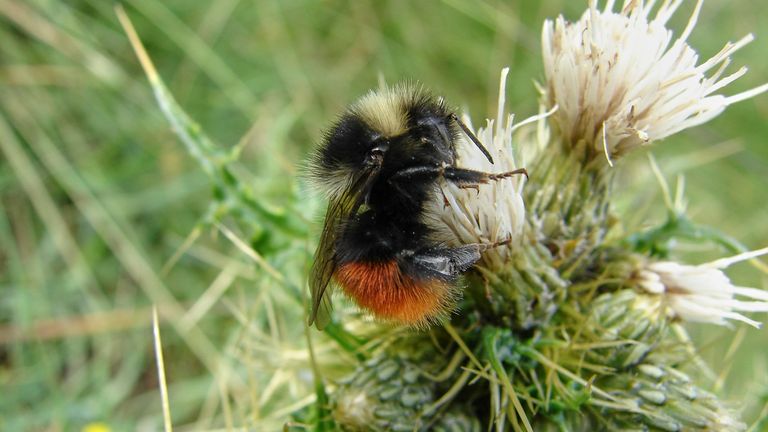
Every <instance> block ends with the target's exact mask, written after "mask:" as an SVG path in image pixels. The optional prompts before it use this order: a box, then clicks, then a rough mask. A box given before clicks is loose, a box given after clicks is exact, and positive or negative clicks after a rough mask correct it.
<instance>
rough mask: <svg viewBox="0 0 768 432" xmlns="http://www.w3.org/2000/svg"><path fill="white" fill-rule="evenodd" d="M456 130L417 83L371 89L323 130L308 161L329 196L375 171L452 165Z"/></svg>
mask: <svg viewBox="0 0 768 432" xmlns="http://www.w3.org/2000/svg"><path fill="white" fill-rule="evenodd" d="M460 133H461V131H460V129H458V126H457V125H456V121H455V117H453V115H452V113H451V111H450V110H449V109H448V108H446V106H445V104H444V103H443V102H442V100H441V99H438V98H436V97H434V96H432V95H430V94H429V93H427V92H426V91H425V90H424V89H423V88H421V87H419V86H416V85H410V84H406V85H400V86H396V87H390V88H384V89H381V90H377V91H372V92H370V93H368V94H367V95H365V96H363V97H362V98H361V99H360V100H358V101H357V102H356V103H354V104H353V105H352V106H351V107H350V108H349V109H348V110H347V111H346V112H345V113H344V114H343V115H342V116H341V118H340V119H339V120H338V121H337V122H336V123H335V124H334V125H333V127H332V128H331V129H330V130H329V131H328V132H327V133H326V134H325V137H324V140H323V143H322V145H321V146H320V148H319V149H318V151H317V153H316V154H315V157H314V160H313V168H314V169H313V177H314V178H315V180H316V181H317V183H318V184H319V185H321V186H323V187H324V188H325V189H326V190H327V192H328V193H329V194H330V195H334V194H335V193H338V192H339V191H340V190H342V189H343V188H344V187H345V186H346V185H349V184H350V183H351V182H353V181H354V179H356V178H358V177H359V176H360V175H365V174H366V173H369V172H373V171H374V170H376V172H393V171H396V170H397V169H400V168H403V167H407V166H414V165H420V164H422V165H423V164H439V163H446V164H453V163H454V160H455V142H456V140H457V138H458V136H459V135H460Z"/></svg>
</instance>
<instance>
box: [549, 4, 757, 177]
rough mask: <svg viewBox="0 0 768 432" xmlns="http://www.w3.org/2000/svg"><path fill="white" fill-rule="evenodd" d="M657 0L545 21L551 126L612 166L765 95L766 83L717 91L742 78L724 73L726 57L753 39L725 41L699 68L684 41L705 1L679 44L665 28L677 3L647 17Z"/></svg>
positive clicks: (739, 73) (594, 6)
mask: <svg viewBox="0 0 768 432" xmlns="http://www.w3.org/2000/svg"><path fill="white" fill-rule="evenodd" d="M654 3H655V2H654V1H650V2H647V4H646V3H645V2H642V1H637V0H626V1H625V2H624V5H623V7H622V9H621V11H620V12H614V11H613V6H614V1H613V0H608V1H607V4H606V5H605V8H604V9H603V10H602V11H601V10H598V9H597V4H596V1H595V0H592V1H591V2H590V6H589V9H588V10H587V11H586V12H585V13H584V15H583V16H582V17H581V19H580V20H579V21H577V22H575V23H569V22H566V21H565V19H564V18H563V17H562V16H560V17H558V18H557V20H556V21H555V22H552V21H551V20H547V21H545V23H544V29H543V34H542V46H543V55H544V70H545V75H546V96H547V98H548V104H549V106H555V105H557V106H558V107H559V110H558V113H557V115H556V116H555V121H556V122H557V124H558V126H559V128H560V131H561V133H562V135H563V138H564V139H565V140H567V142H569V143H570V144H571V145H576V144H578V143H579V142H581V141H584V142H585V143H586V144H587V145H588V146H590V147H591V149H592V150H593V151H594V152H596V154H603V153H604V154H605V155H606V157H607V158H608V161H609V162H610V159H611V158H612V157H616V156H620V155H622V154H624V153H626V152H628V151H630V150H633V149H635V148H637V147H639V146H642V145H644V144H647V143H650V142H652V141H656V140H660V139H662V138H665V137H667V136H669V135H672V134H674V133H676V132H679V131H681V130H683V129H687V128H689V127H692V126H696V125H699V124H702V123H704V122H707V121H709V120H710V119H712V118H714V117H715V116H717V115H718V114H720V113H721V112H722V111H723V110H724V109H725V107H727V106H728V105H730V104H732V103H735V102H738V101H741V100H744V99H748V98H751V97H753V96H755V95H757V94H759V93H762V92H764V91H766V90H768V84H764V85H762V86H759V87H757V88H754V89H752V90H748V91H745V92H742V93H738V94H736V95H733V96H724V95H721V94H716V93H717V92H718V91H720V90H721V89H722V88H723V87H725V86H727V85H728V84H730V83H731V82H733V81H735V80H736V79H738V78H739V77H741V76H742V75H744V73H746V71H747V69H746V67H742V68H741V69H739V70H738V71H736V72H735V73H732V74H730V75H727V76H723V72H724V70H725V68H726V67H727V66H728V65H729V64H730V61H731V60H730V55H731V54H733V53H734V52H736V51H737V50H738V49H740V48H741V47H743V46H744V45H746V44H747V43H749V42H750V41H752V39H753V37H752V35H747V36H745V37H744V38H742V39H741V40H739V41H738V42H736V43H732V42H729V43H727V44H726V45H725V46H724V47H723V49H722V50H721V51H720V52H719V53H717V54H716V55H714V56H713V57H712V58H710V59H708V60H706V61H704V62H702V63H699V61H698V60H699V59H698V54H697V52H696V51H695V50H694V49H693V48H691V47H690V46H689V45H688V44H687V43H686V39H687V38H688V36H689V35H690V33H691V31H692V30H693V28H694V26H695V24H696V20H697V18H698V14H699V11H700V9H701V4H702V0H699V1H698V2H697V3H696V6H695V9H694V12H693V14H692V15H691V17H690V19H689V20H688V25H687V26H686V28H685V30H683V32H682V34H681V35H680V36H679V37H678V38H677V39H674V38H673V35H672V31H670V30H668V29H667V28H666V23H667V21H668V20H669V18H670V17H671V16H672V15H673V14H674V12H675V10H676V9H677V8H678V6H679V5H680V4H681V3H682V1H679V0H678V1H669V0H667V1H664V2H662V4H661V5H660V6H659V8H658V10H657V11H656V13H655V16H654V17H653V19H651V18H650V13H651V9H652V8H653V6H654ZM697 63H699V64H697ZM713 69H714V72H712V73H711V74H710V75H709V76H707V75H706V74H708V73H710V71H711V70H713ZM593 154H595V153H593Z"/></svg>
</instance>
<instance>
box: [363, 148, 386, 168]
mask: <svg viewBox="0 0 768 432" xmlns="http://www.w3.org/2000/svg"><path fill="white" fill-rule="evenodd" d="M388 148H389V144H388V143H381V144H379V145H377V146H376V147H374V148H372V149H370V150H369V151H368V154H367V155H366V157H365V164H366V165H381V163H382V162H383V161H384V153H386V152H387V149H388Z"/></svg>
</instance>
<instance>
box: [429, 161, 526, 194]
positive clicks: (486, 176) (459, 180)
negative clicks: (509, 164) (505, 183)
mask: <svg viewBox="0 0 768 432" xmlns="http://www.w3.org/2000/svg"><path fill="white" fill-rule="evenodd" d="M520 174H522V175H524V176H525V177H526V178H528V171H527V170H526V169H525V168H518V169H516V170H513V171H507V172H503V173H498V174H493V173H487V172H483V171H475V170H470V169H465V168H457V167H453V166H448V167H445V168H444V169H443V177H445V179H446V180H448V181H450V182H451V183H453V184H455V185H456V186H458V187H460V188H464V189H477V188H478V187H479V186H480V185H481V184H486V183H490V182H492V181H498V180H502V179H505V178H509V177H512V176H515V175H520Z"/></svg>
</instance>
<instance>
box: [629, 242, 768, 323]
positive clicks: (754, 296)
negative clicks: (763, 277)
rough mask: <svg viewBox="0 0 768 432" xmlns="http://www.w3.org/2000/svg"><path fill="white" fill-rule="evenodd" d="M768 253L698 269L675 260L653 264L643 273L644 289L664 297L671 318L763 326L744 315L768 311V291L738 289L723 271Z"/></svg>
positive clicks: (719, 262) (641, 274)
mask: <svg viewBox="0 0 768 432" xmlns="http://www.w3.org/2000/svg"><path fill="white" fill-rule="evenodd" d="M767 252H768V249H762V250H759V251H755V252H750V253H748V254H742V255H739V256H737V257H733V258H727V259H723V260H718V261H714V262H712V263H708V264H703V265H696V266H691V265H684V264H678V263H675V262H671V261H662V262H654V263H650V264H648V265H646V267H645V268H644V269H643V270H641V272H640V286H641V287H642V288H643V289H644V290H645V291H647V292H649V293H652V294H658V295H660V296H661V299H662V302H663V304H665V305H666V307H667V308H668V309H667V313H668V314H669V315H670V316H673V317H679V318H681V319H683V320H685V321H694V322H708V323H713V324H720V325H726V324H727V320H736V321H741V322H745V323H747V324H749V325H751V326H753V327H760V323H759V322H758V321H755V320H752V319H749V318H747V317H746V316H744V315H743V314H742V313H741V312H768V291H764V290H759V289H755V288H746V287H739V286H735V285H734V284H733V283H731V281H730V279H728V276H726V275H725V273H723V272H722V270H720V269H721V268H724V267H727V266H728V265H730V264H731V263H733V262H737V261H741V260H743V259H747V258H752V257H754V256H755V255H756V254H759V253H767ZM745 257H746V258H745Z"/></svg>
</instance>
